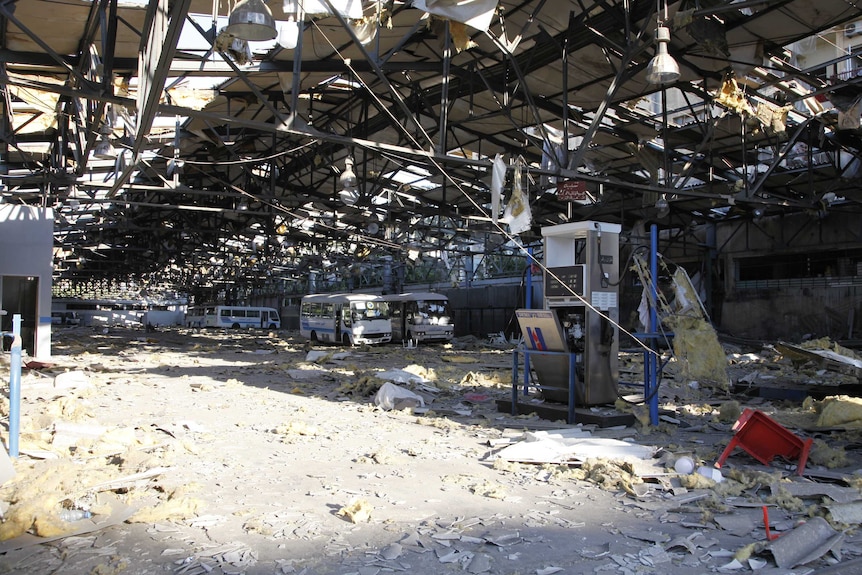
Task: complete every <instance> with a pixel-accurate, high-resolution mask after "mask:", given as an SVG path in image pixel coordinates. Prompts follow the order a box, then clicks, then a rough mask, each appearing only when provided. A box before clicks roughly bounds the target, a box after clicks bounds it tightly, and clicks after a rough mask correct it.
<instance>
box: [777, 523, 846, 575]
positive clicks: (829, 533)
mask: <svg viewBox="0 0 862 575" xmlns="http://www.w3.org/2000/svg"><path fill="white" fill-rule="evenodd" d="M843 539H844V534H842V533H839V532H837V531H835V530H834V529H832V527H831V526H830V525H829V523H828V522H827V521H826V520H825V519H823V518H822V517H812V518H811V519H809V520H808V521H806V522H805V523H803V524H802V525H800V526H798V527H796V528H795V529H793V530H791V531H786V532H784V533H782V535H781V537H779V538H778V539H775V540H774V541H772V542H770V543H769V545H768V546H767V549H769V550H770V551H771V552H772V556H773V557H774V558H775V563H776V564H777V565H778V566H779V567H781V568H782V569H793V568H794V567H796V566H797V565H804V564H805V563H808V562H810V561H814V560H815V559H818V558H820V557H822V556H823V555H825V554H826V553H828V552H829V551H832V550H836V551H838V550H840V545H841V542H842V540H843Z"/></svg>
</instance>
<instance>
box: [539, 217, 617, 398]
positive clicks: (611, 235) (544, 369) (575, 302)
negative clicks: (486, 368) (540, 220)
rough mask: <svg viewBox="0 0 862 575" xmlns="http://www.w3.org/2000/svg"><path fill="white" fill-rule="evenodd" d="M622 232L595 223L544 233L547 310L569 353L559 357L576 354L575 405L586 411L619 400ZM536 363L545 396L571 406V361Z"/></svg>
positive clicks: (549, 359)
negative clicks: (584, 407)
mask: <svg viewBox="0 0 862 575" xmlns="http://www.w3.org/2000/svg"><path fill="white" fill-rule="evenodd" d="M620 229H621V228H620V226H619V224H611V223H603V222H595V221H583V222H573V223H568V224H561V225H557V226H550V227H546V228H542V236H543V242H544V250H545V267H546V268H547V271H546V272H545V277H544V282H543V285H544V303H545V309H546V310H550V311H552V312H553V313H552V314H551V315H552V316H553V317H554V318H555V320H556V322H557V323H558V324H559V327H558V328H555V329H559V330H560V331H559V332H558V333H560V332H561V333H562V336H563V343H562V347H563V349H561V350H556V351H564V352H568V353H569V354H572V353H574V354H575V358H576V360H575V366H574V369H575V370H576V374H577V383H576V385H575V402H576V404H577V405H581V406H583V405H600V404H606V403H613V402H614V401H616V399H617V382H618V380H619V328H618V324H619V305H618V294H619V291H618V286H617V284H618V282H619V253H620V249H619V236H620ZM587 304H589V305H587ZM599 312H601V313H599ZM522 327H523V324H522ZM525 331H526V330H525ZM531 362H532V365H533V369H534V370H535V372H536V376H537V378H538V383H539V386H540V388H541V390H542V395H543V396H544V397H545V398H546V399H548V400H551V401H560V402H565V403H568V401H569V369H571V368H570V363H571V361H570V358H569V357H568V355H566V354H564V355H562V356H553V355H541V354H534V355H531Z"/></svg>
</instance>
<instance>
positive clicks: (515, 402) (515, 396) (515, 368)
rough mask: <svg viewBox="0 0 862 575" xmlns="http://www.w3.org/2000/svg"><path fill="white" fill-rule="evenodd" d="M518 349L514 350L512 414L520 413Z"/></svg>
mask: <svg viewBox="0 0 862 575" xmlns="http://www.w3.org/2000/svg"><path fill="white" fill-rule="evenodd" d="M517 406H518V350H517V349H515V350H513V351H512V415H518V407H517Z"/></svg>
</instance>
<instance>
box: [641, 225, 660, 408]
mask: <svg viewBox="0 0 862 575" xmlns="http://www.w3.org/2000/svg"><path fill="white" fill-rule="evenodd" d="M649 239H650V251H649V272H650V276H651V280H652V281H650V286H649V289H650V297H649V302H650V308H649V332H650V346H649V347H650V348H651V349H652V352H646V357H647V358H649V361H647V362H646V363H648V364H649V378H648V380H649V385H648V386H646V387H647V389H646V390H644V391H645V393H646V394H647V395H646V397H648V398H649V419H650V423H651V424H652V425H658V392H657V391H656V390H657V388H658V350H657V349H656V348H657V347H658V346H657V345H656V339H657V338H658V316H657V314H656V307H657V305H658V226H657V225H656V224H652V225H651V226H650V230H649Z"/></svg>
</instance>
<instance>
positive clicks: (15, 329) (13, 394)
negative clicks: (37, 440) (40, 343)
mask: <svg viewBox="0 0 862 575" xmlns="http://www.w3.org/2000/svg"><path fill="white" fill-rule="evenodd" d="M9 351H10V355H9V455H10V456H11V457H18V436H19V434H20V426H21V314H17V313H16V314H15V315H13V316H12V347H11V348H10V350H9Z"/></svg>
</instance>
